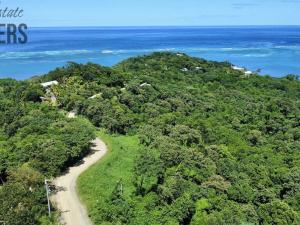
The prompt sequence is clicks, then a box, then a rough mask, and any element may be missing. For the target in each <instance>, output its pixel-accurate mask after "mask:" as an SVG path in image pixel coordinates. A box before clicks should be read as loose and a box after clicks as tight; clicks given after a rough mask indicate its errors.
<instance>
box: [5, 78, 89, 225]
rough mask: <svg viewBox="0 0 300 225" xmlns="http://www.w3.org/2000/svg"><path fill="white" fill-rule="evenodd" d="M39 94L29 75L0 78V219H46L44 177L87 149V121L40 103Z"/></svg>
mask: <svg viewBox="0 0 300 225" xmlns="http://www.w3.org/2000/svg"><path fill="white" fill-rule="evenodd" d="M43 94H44V90H42V89H41V87H40V86H38V85H37V84H35V83H32V82H30V81H24V82H21V81H14V80H0V99H1V100H0V108H1V111H0V184H1V186H0V221H1V222H0V224H5V225H19V224H20V225H26V224H49V223H50V221H49V219H48V217H47V216H46V215H47V200H46V195H45V188H44V186H43V185H44V179H45V178H51V177H52V176H56V175H58V174H60V173H61V172H62V171H64V170H65V169H67V168H68V167H69V166H70V165H72V164H73V163H75V162H77V161H78V160H79V159H80V158H82V156H83V155H85V154H87V153H88V151H89V149H90V144H89V141H90V140H92V139H93V138H94V129H93V127H92V126H91V125H90V124H89V122H88V121H86V120H84V119H73V120H71V119H67V118H66V116H65V115H64V114H63V113H62V112H60V111H59V110H58V109H57V108H54V107H51V106H49V105H47V104H41V103H40V102H39V101H40V96H42V95H43ZM53 219H54V218H53Z"/></svg>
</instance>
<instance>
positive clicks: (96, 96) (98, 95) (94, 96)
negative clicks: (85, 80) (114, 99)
mask: <svg viewBox="0 0 300 225" xmlns="http://www.w3.org/2000/svg"><path fill="white" fill-rule="evenodd" d="M101 95H102V93H99V94H95V95H93V96H92V97H89V99H94V98H98V97H100V96H101Z"/></svg>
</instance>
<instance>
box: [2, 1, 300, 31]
mask: <svg viewBox="0 0 300 225" xmlns="http://www.w3.org/2000/svg"><path fill="white" fill-rule="evenodd" d="M0 2H1V3H0V9H4V8H6V7H8V8H12V9H14V8H16V7H20V8H22V9H23V10H24V16H23V17H22V18H18V19H5V18H0V23H8V22H11V23H20V22H24V23H26V24H27V25H29V26H32V27H49V26H51V27H52V26H54V27H57V26H225V25H230V26H232V25H300V0H84V1H82V0H44V1H43V0H0Z"/></svg>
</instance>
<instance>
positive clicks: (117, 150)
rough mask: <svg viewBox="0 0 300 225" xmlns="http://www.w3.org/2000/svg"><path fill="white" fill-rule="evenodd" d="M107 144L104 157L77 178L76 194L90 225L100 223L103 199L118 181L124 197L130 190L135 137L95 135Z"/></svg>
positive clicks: (130, 192) (136, 142)
mask: <svg viewBox="0 0 300 225" xmlns="http://www.w3.org/2000/svg"><path fill="white" fill-rule="evenodd" d="M97 136H99V137H100V138H101V139H102V140H103V141H104V142H105V143H106V145H107V147H108V150H109V151H108V153H107V154H106V156H105V157H104V158H103V159H102V160H100V161H99V162H97V163H96V164H95V165H93V166H92V167H90V168H89V169H88V170H87V171H85V172H84V173H83V174H81V175H80V177H79V178H78V181H77V182H78V185H77V189H78V193H79V195H80V198H81V199H82V201H83V202H84V203H85V205H86V206H87V208H88V212H89V216H90V217H91V219H92V221H93V222H94V224H101V222H102V220H101V213H100V212H101V209H104V208H105V207H107V203H106V202H105V200H107V199H108V198H109V196H111V194H112V192H113V190H114V189H115V187H116V186H117V184H118V182H120V181H121V182H122V185H123V191H124V196H129V195H130V194H132V192H133V191H134V187H133V185H132V169H133V166H134V160H135V158H136V155H137V153H138V148H139V146H138V138H137V137H136V136H110V135H107V134H105V133H103V132H99V133H98V134H97Z"/></svg>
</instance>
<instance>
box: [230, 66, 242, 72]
mask: <svg viewBox="0 0 300 225" xmlns="http://www.w3.org/2000/svg"><path fill="white" fill-rule="evenodd" d="M231 68H232V69H234V70H238V71H245V69H244V68H242V67H238V66H231Z"/></svg>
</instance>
